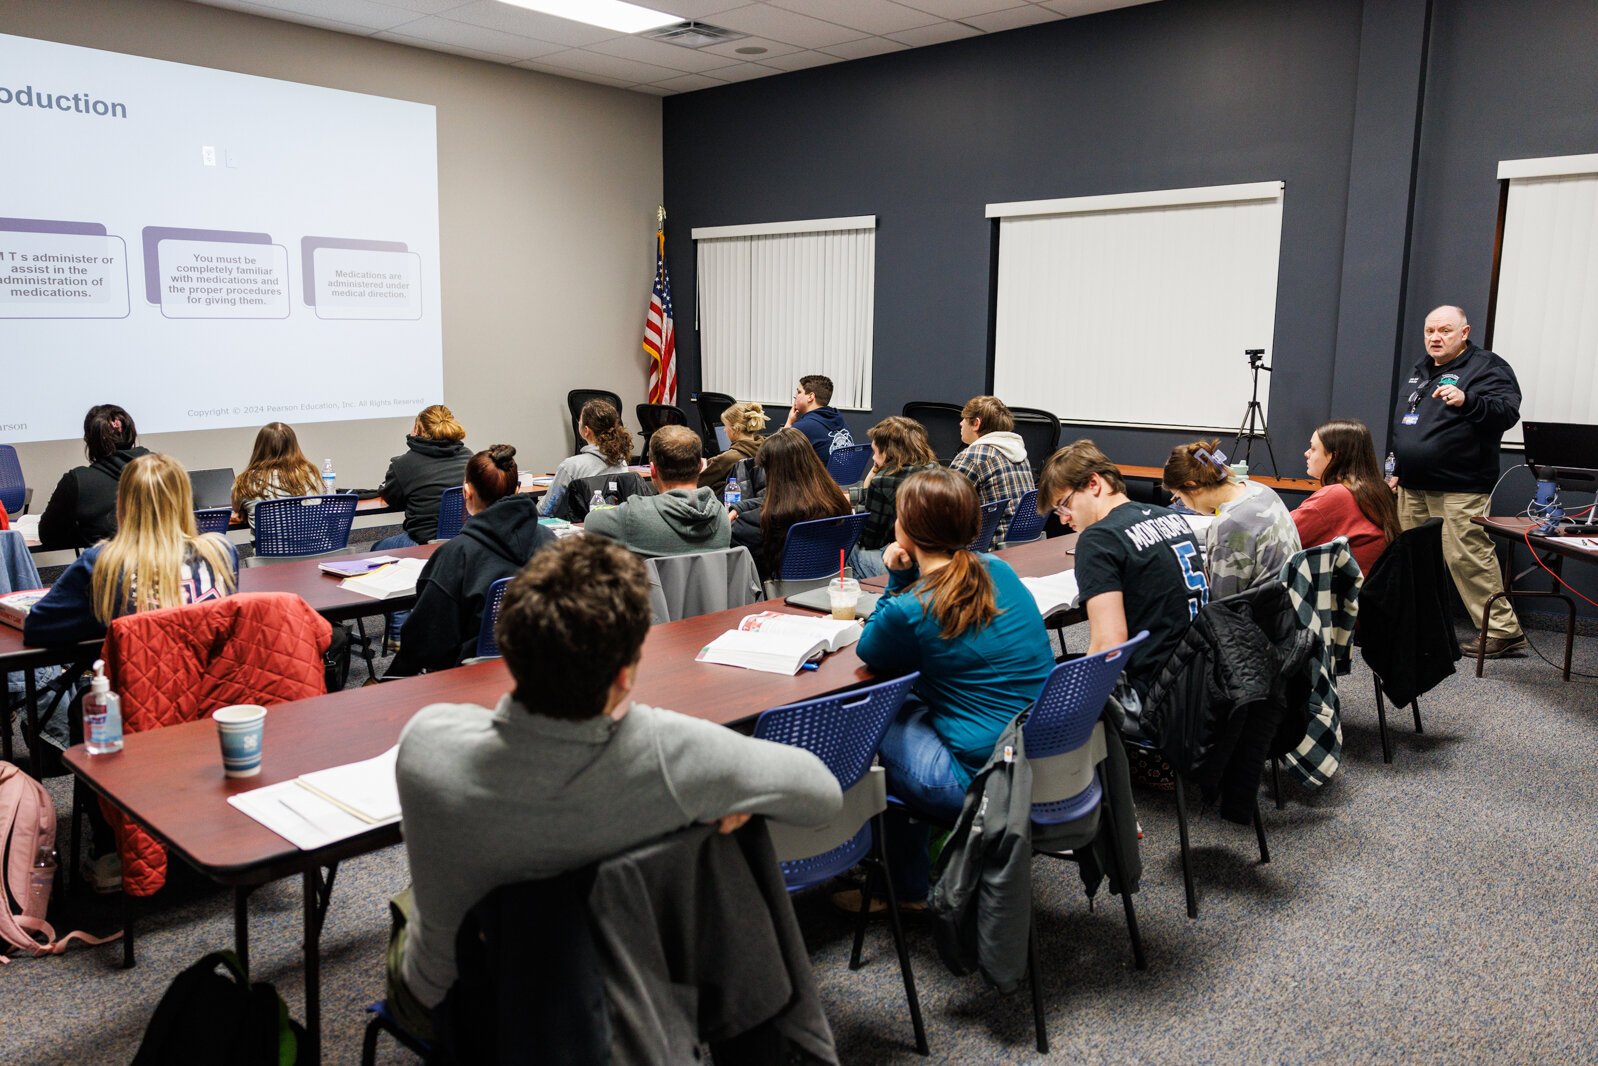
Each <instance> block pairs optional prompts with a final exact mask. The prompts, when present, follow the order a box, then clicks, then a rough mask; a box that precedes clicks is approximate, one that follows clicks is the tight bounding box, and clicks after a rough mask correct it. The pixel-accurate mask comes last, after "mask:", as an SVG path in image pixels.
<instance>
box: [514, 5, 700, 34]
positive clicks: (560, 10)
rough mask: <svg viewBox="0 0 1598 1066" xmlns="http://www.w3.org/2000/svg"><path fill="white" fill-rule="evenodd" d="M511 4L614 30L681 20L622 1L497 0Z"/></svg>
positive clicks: (631, 30)
mask: <svg viewBox="0 0 1598 1066" xmlns="http://www.w3.org/2000/svg"><path fill="white" fill-rule="evenodd" d="M500 2H501V3H506V4H510V5H511V6H512V7H525V8H526V9H527V10H529V11H538V12H542V13H543V14H545V15H555V16H557V17H559V18H563V19H571V20H572V21H573V22H585V23H587V24H588V25H590V26H601V27H603V28H605V29H607V30H615V31H616V32H617V33H642V32H643V31H644V30H653V29H658V28H660V27H661V26H669V25H671V24H672V23H674V22H681V21H682V16H681V15H668V14H666V13H665V12H663V11H655V10H653V9H652V8H647V7H639V6H638V5H637V4H629V3H626V2H625V0H500Z"/></svg>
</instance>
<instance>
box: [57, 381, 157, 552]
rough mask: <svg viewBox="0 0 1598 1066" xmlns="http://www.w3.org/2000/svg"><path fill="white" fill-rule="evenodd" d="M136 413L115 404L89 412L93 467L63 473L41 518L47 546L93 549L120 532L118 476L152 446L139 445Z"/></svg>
mask: <svg viewBox="0 0 1598 1066" xmlns="http://www.w3.org/2000/svg"><path fill="white" fill-rule="evenodd" d="M138 439H139V431H138V429H137V427H135V426H134V424H133V416H132V415H130V414H128V413H127V412H126V411H124V410H123V409H122V408H120V407H118V406H117V405H116V404H114V403H102V404H96V405H95V406H94V407H91V408H89V413H88V414H86V415H84V416H83V450H84V452H85V453H86V454H87V455H88V457H89V465H88V466H79V467H74V468H73V469H71V470H68V471H67V472H66V473H65V474H62V475H61V480H60V481H59V482H57V483H56V487H55V491H54V492H52V493H51V494H50V502H49V503H47V504H45V507H44V513H43V514H42V515H40V516H39V544H40V546H41V547H44V548H52V549H53V548H87V547H88V546H89V545H91V544H94V543H97V542H98V541H102V540H104V539H105V538H107V537H109V536H110V535H111V534H113V533H115V532H116V531H117V479H118V478H120V477H121V476H122V471H123V470H125V469H126V468H127V465H128V464H129V463H131V462H132V461H133V460H134V459H136V458H138V457H139V456H141V455H149V454H150V450H149V449H148V448H141V447H139V446H138V444H137V441H138Z"/></svg>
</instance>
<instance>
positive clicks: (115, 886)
mask: <svg viewBox="0 0 1598 1066" xmlns="http://www.w3.org/2000/svg"><path fill="white" fill-rule="evenodd" d="M81 871H82V873H83V879H84V880H85V881H87V882H88V883H89V887H90V888H92V889H93V890H94V891H96V892H99V893H100V894H102V895H108V894H110V893H112V892H121V891H122V856H121V855H118V854H117V853H116V852H114V851H113V852H109V853H108V854H105V855H102V856H100V857H99V858H98V859H84V860H83V866H82V867H81Z"/></svg>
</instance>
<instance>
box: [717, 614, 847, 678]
mask: <svg viewBox="0 0 1598 1066" xmlns="http://www.w3.org/2000/svg"><path fill="white" fill-rule="evenodd" d="M859 639H860V623H859V622H855V621H848V622H840V621H836V620H834V619H831V618H810V617H806V616H804V615H796V614H781V613H779V612H777V611H762V612H761V613H759V614H750V615H745V616H744V618H743V620H742V621H740V622H739V623H738V628H737V629H729V630H728V631H727V632H725V633H723V634H722V635H721V636H719V637H717V638H716V639H715V640H713V641H711V642H710V643H709V644H706V645H705V646H704V647H703V648H701V649H700V650H699V654H698V656H696V658H697V659H698V661H700V662H702V663H719V664H721V665H723V666H741V667H743V668H744V669H746V670H762V671H765V672H766V673H769V674H796V673H798V672H799V670H800V668H802V667H803V666H804V664H805V663H807V662H809V661H810V660H812V659H819V658H820V657H821V656H822V655H823V654H825V653H827V652H829V651H837V650H838V649H839V648H845V647H848V646H849V645H850V644H853V643H854V642H855V641H857V640H859Z"/></svg>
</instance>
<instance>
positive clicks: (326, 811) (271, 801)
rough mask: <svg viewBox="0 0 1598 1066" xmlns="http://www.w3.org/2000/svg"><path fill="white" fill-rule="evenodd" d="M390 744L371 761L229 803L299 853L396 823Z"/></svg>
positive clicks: (322, 772)
mask: <svg viewBox="0 0 1598 1066" xmlns="http://www.w3.org/2000/svg"><path fill="white" fill-rule="evenodd" d="M398 755H399V748H398V747H393V748H390V749H389V750H388V751H385V752H384V753H383V754H381V755H379V756H378V757H377V758H375V759H367V760H365V761H363V762H355V763H349V764H348V765H345V766H335V767H333V768H332V769H329V770H318V771H316V772H315V773H310V774H302V775H301V776H299V777H297V778H295V779H294V780H293V781H282V782H279V783H278V784H275V785H268V786H266V787H265V788H257V789H254V790H252V791H250V792H242V793H240V794H238V795H236V796H229V797H228V802H229V803H231V804H232V805H233V806H234V807H237V808H238V809H239V810H240V811H242V812H244V813H245V814H247V815H249V816H250V817H251V818H254V819H255V820H256V821H257V822H260V823H261V824H262V825H264V826H266V827H267V828H268V829H270V830H271V831H272V832H274V833H276V834H277V835H278V836H280V837H282V838H283V839H285V840H287V841H288V842H289V843H290V844H293V845H294V846H295V847H297V848H299V849H300V850H302V851H313V850H315V849H316V848H323V847H326V846H327V845H329V844H332V843H335V842H337V841H340V840H344V839H347V838H349V837H353V836H358V835H360V834H361V833H364V832H366V831H367V830H369V829H372V828H373V827H375V826H379V825H388V824H390V823H393V822H397V821H399V816H400V806H399V786H398V785H397V784H396V783H395V781H394V762H395V759H396V758H397V757H398Z"/></svg>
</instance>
